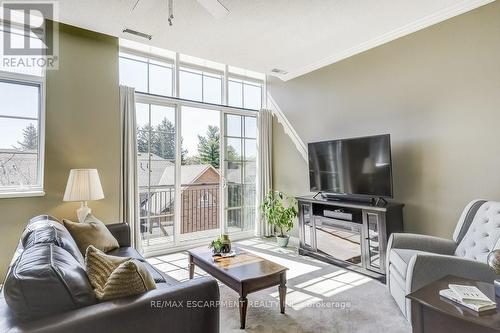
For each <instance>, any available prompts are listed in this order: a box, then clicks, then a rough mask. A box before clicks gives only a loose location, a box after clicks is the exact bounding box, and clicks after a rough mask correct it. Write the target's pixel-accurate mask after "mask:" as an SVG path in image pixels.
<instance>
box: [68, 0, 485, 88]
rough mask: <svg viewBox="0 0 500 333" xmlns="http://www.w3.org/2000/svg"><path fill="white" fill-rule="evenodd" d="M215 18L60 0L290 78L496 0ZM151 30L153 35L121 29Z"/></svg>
mask: <svg viewBox="0 0 500 333" xmlns="http://www.w3.org/2000/svg"><path fill="white" fill-rule="evenodd" d="M220 1H221V3H223V4H224V6H225V7H226V8H227V9H229V11H230V14H229V15H228V16H226V17H223V18H220V19H215V18H214V17H212V16H211V15H210V14H209V13H208V12H207V11H206V10H205V9H204V8H203V7H202V6H201V5H200V4H199V3H198V2H197V1H196V0H174V16H175V18H174V25H173V26H171V27H170V26H168V23H167V0H139V1H138V0H106V1H103V0H60V1H59V4H60V7H59V19H60V21H61V22H63V23H68V24H71V25H75V26H79V27H83V28H86V29H90V30H94V31H99V32H103V33H106V34H110V35H113V36H118V37H123V38H127V39H132V40H136V41H140V42H144V43H148V44H151V45H153V46H157V47H162V48H166V49H169V50H172V51H176V52H180V53H184V54H188V55H191V56H196V57H200V58H205V59H208V60H212V61H216V62H221V63H226V64H229V65H233V66H238V67H242V68H246V69H250V70H254V71H258V72H263V73H270V71H271V69H273V68H279V69H282V70H285V71H287V72H288V74H287V75H281V76H280V77H281V78H282V79H284V80H288V79H291V78H294V77H297V76H300V75H303V74H305V73H308V72H310V71H312V70H315V69H318V68H321V67H323V66H326V65H329V64H331V63H334V62H336V61H339V60H341V59H344V58H347V57H349V56H352V55H354V54H356V53H360V52H363V51H365V50H367V49H369V48H372V47H375V46H378V45H380V44H383V43H386V42H388V41H390V40H393V39H396V38H399V37H401V36H404V35H407V34H409V33H412V32H414V31H417V30H420V29H423V28H425V27H427V26H430V25H432V24H435V23H438V22H441V21H443V20H446V19H448V18H450V17H453V16H456V15H459V14H461V13H464V12H466V11H469V10H472V9H474V8H477V7H479V6H482V5H484V4H486V3H489V2H492V1H494V0H376V1H375V0H356V1H355V0H220ZM124 28H130V29H134V30H138V31H141V32H144V33H147V34H151V35H153V39H152V40H151V41H147V40H145V39H140V38H133V37H130V35H126V34H123V33H122V30H123V29H124Z"/></svg>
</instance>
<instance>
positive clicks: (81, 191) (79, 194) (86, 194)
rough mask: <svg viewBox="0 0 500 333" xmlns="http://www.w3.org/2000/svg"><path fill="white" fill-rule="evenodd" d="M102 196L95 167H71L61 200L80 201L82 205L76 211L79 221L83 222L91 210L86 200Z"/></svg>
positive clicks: (98, 198)
mask: <svg viewBox="0 0 500 333" xmlns="http://www.w3.org/2000/svg"><path fill="white" fill-rule="evenodd" d="M103 198H104V193H103V192H102V186H101V180H100V179H99V173H98V172H97V169H71V171H70V173H69V177H68V183H67V184H66V191H65V192H64V198H63V201H81V203H82V205H81V206H80V208H78V209H77V211H76V216H77V217H78V221H79V222H84V221H85V218H86V217H87V215H88V214H90V213H91V212H92V210H91V209H90V208H89V207H88V206H87V201H91V200H100V199H103Z"/></svg>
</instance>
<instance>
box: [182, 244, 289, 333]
mask: <svg viewBox="0 0 500 333" xmlns="http://www.w3.org/2000/svg"><path fill="white" fill-rule="evenodd" d="M235 251H236V253H237V255H236V256H235V257H232V258H221V259H219V260H218V261H214V258H213V257H212V251H211V250H210V249H207V248H197V249H194V250H190V251H188V253H189V278H190V279H192V278H193V275H194V267H195V266H198V267H199V268H201V269H203V270H204V271H205V272H207V273H208V274H210V275H212V276H213V277H214V278H216V279H218V280H219V281H221V282H222V283H224V284H225V285H226V286H228V287H229V288H231V289H233V290H234V291H236V292H237V293H238V294H239V295H240V299H239V308H240V328H241V329H244V328H245V319H246V314H247V305H248V300H247V295H248V294H249V293H253V292H256V291H259V290H262V289H266V288H269V287H273V286H278V290H279V297H280V312H281V313H285V297H286V270H287V268H286V267H283V266H281V265H279V264H276V263H274V262H272V261H269V260H266V259H264V258H261V257H259V256H257V255H255V254H252V253H250V252H247V251H245V250H242V249H235Z"/></svg>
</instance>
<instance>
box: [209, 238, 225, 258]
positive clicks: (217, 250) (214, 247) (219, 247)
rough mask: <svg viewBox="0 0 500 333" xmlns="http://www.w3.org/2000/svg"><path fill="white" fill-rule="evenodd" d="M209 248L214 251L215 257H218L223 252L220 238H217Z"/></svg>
mask: <svg viewBox="0 0 500 333" xmlns="http://www.w3.org/2000/svg"><path fill="white" fill-rule="evenodd" d="M208 247H209V248H211V249H212V251H213V253H214V255H218V254H220V253H221V251H222V240H221V239H220V237H217V238H216V239H214V240H213V241H212V242H211V243H210V244H208Z"/></svg>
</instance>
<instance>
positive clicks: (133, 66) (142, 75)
mask: <svg viewBox="0 0 500 333" xmlns="http://www.w3.org/2000/svg"><path fill="white" fill-rule="evenodd" d="M173 73H174V72H173V65H172V62H169V61H168V59H165V60H162V61H160V60H156V59H150V58H145V57H140V56H136V55H132V54H129V53H120V83H121V84H123V85H126V86H129V87H134V88H135V89H136V90H137V91H140V92H145V93H150V94H155V95H161V96H173Z"/></svg>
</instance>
